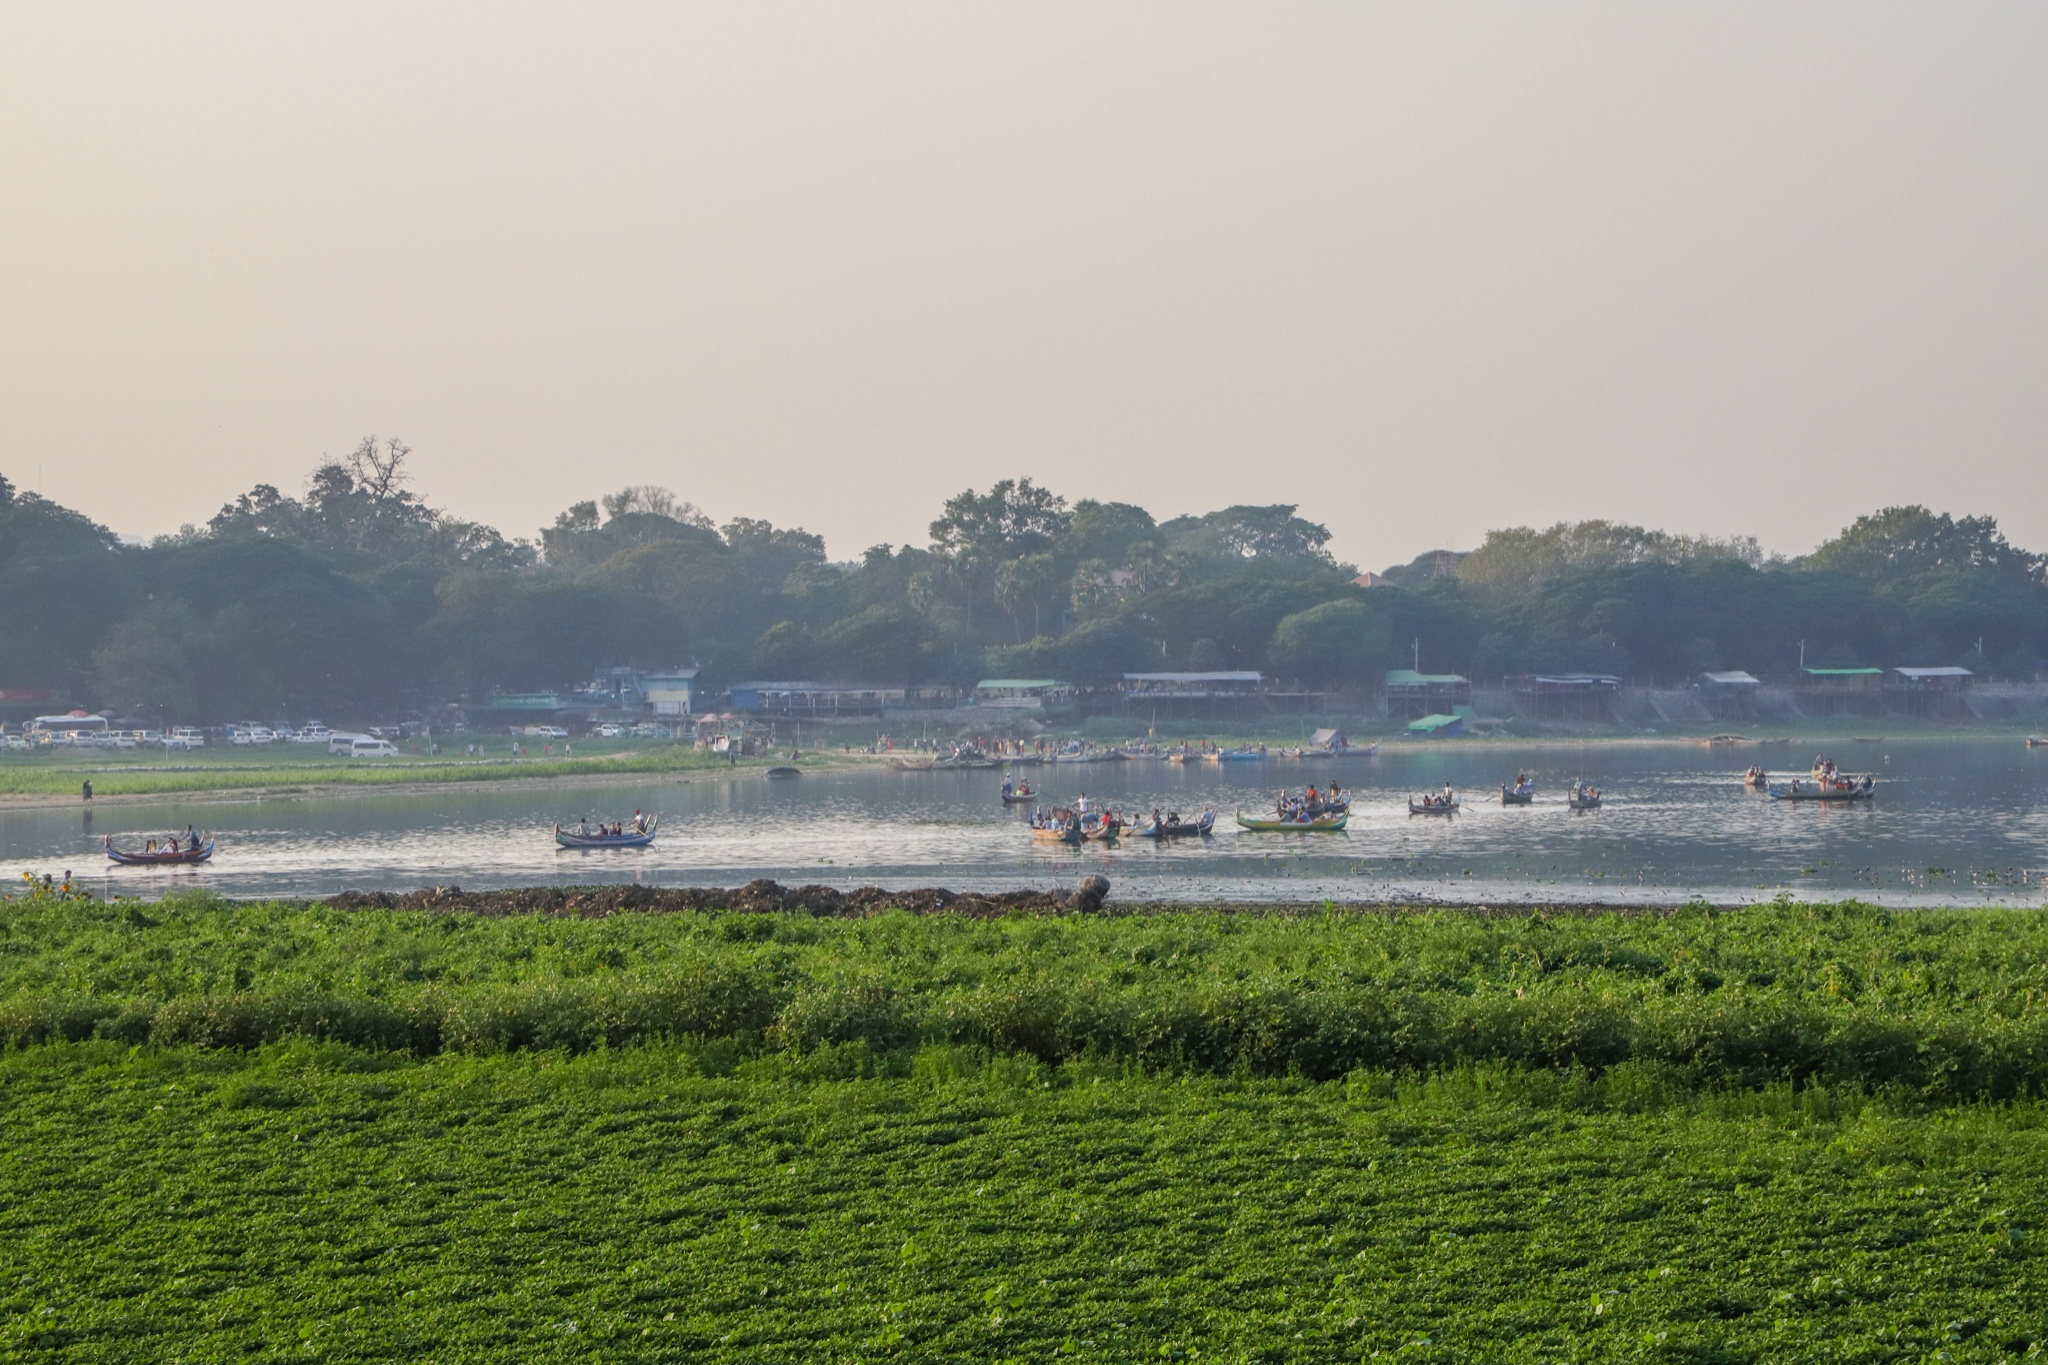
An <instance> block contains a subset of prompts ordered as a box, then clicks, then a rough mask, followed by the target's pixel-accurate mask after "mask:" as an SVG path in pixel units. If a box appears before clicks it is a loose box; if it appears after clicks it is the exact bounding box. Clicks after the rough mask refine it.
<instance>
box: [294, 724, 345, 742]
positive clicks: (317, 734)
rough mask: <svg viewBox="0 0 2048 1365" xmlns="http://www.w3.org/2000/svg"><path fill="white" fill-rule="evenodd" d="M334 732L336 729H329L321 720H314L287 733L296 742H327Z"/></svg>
mask: <svg viewBox="0 0 2048 1365" xmlns="http://www.w3.org/2000/svg"><path fill="white" fill-rule="evenodd" d="M333 733H334V731H332V730H330V729H328V728H327V727H326V726H324V725H322V724H321V723H320V722H319V721H317V720H313V721H307V722H306V723H305V724H304V725H302V726H300V727H299V728H298V729H296V730H294V731H292V733H291V734H289V735H287V736H286V738H287V739H289V740H290V741H291V742H292V743H294V744H325V743H326V742H327V740H328V737H329V736H330V735H332V734H333Z"/></svg>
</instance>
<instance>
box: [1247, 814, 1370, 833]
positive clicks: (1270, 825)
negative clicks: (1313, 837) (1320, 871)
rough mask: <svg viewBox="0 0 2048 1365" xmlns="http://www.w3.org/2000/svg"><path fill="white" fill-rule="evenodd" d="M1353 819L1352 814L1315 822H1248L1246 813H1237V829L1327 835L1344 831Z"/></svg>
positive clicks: (1331, 816) (1327, 817) (1325, 817)
mask: <svg viewBox="0 0 2048 1365" xmlns="http://www.w3.org/2000/svg"><path fill="white" fill-rule="evenodd" d="M1350 819H1351V812H1349V811H1345V812H1343V813H1342V814H1340V815H1325V816H1323V817H1321V818H1320V819H1315V820H1247V819H1246V818H1245V815H1244V812H1243V811H1239V812H1238V813H1237V827H1238V828H1239V829H1248V830H1252V831H1254V832H1257V833H1260V834H1325V833H1334V832H1335V831H1337V830H1340V829H1343V828H1344V825H1345V822H1346V821H1348V820H1350Z"/></svg>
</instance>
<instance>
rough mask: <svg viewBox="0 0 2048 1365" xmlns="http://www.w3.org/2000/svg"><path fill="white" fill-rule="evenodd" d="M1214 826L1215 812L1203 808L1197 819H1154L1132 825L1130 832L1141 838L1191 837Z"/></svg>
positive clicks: (1199, 835)
mask: <svg viewBox="0 0 2048 1365" xmlns="http://www.w3.org/2000/svg"><path fill="white" fill-rule="evenodd" d="M1215 828H1216V812H1215V811H1213V810H1205V811H1203V812H1202V816H1201V818H1200V819H1199V820H1166V819H1159V820H1155V821H1153V822H1152V823H1150V824H1144V825H1133V826H1131V833H1133V834H1135V835H1137V836H1138V837H1139V838H1141V839H1193V838H1199V837H1204V836H1206V835H1208V834H1209V833H1210V832H1211V831H1213V830H1214V829H1215Z"/></svg>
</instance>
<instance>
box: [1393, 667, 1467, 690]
mask: <svg viewBox="0 0 2048 1365" xmlns="http://www.w3.org/2000/svg"><path fill="white" fill-rule="evenodd" d="M1464 681H1465V677H1464V675H1462V674H1459V673H1417V672H1416V671H1415V670H1414V669H1412V668H1390V669H1388V670H1387V685H1388V686H1389V687H1425V686H1429V685H1432V684H1439V683H1442V684H1456V683H1461V682H1464Z"/></svg>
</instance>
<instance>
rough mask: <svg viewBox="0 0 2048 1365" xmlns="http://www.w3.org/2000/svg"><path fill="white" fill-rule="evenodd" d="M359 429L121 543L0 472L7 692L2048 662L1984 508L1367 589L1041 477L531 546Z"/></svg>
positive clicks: (1502, 538)
mask: <svg viewBox="0 0 2048 1365" xmlns="http://www.w3.org/2000/svg"><path fill="white" fill-rule="evenodd" d="M408 454H409V451H408V449H407V447H406V446H405V445H404V443H403V442H400V441H396V440H385V441H379V440H377V439H375V438H366V439H365V440H364V441H363V442H362V443H361V444H360V445H359V446H358V447H357V448H356V449H355V450H354V451H352V452H351V453H350V454H348V455H347V456H345V457H343V458H341V459H336V460H328V461H325V462H323V463H321V464H320V465H319V466H318V467H317V468H316V469H315V470H314V471H313V473H312V475H311V476H310V478H309V479H308V481H307V485H306V489H305V491H304V493H303V494H301V495H299V496H296V497H294V496H288V495H286V494H285V493H283V492H281V491H280V490H278V489H277V488H275V487H273V486H270V485H267V484H266V485H259V486H258V487H256V488H254V489H251V490H250V491H249V492H247V493H244V494H242V495H241V496H239V497H237V498H235V499H234V500H233V501H232V502H229V503H228V504H226V505H225V506H223V507H222V508H221V510H220V512H219V513H218V514H217V515H215V516H214V517H213V518H212V519H211V520H210V521H209V522H208V523H207V524H206V525H205V526H203V527H192V526H188V527H185V528H183V529H182V530H180V531H179V532H177V533H176V534H174V535H168V536H161V537H159V538H157V539H156V540H154V541H152V542H150V543H148V544H144V545H136V544H127V543H124V542H122V540H121V539H120V538H119V537H118V536H116V535H115V534H114V533H112V532H111V531H109V530H108V529H107V528H106V527H104V526H101V525H99V524H97V523H95V522H94V521H92V520H91V519H90V518H89V517H88V516H86V515H84V514H82V513H79V512H77V511H73V510H71V509H69V508H65V507H62V506H59V505H58V504H56V503H54V502H51V501H49V500H47V499H44V498H41V497H39V496H37V495H35V494H31V493H22V492H18V491H17V490H16V489H15V488H14V487H13V486H12V485H11V484H10V483H8V482H7V480H6V479H5V478H0V687H10V688H16V687H18V688H32V687H47V688H53V689H57V690H58V691H59V692H61V693H62V694H64V695H65V696H67V697H68V698H70V699H72V700H73V701H76V702H79V703H83V704H88V705H92V706H95V707H99V708H103V709H112V710H117V711H124V712H126V711H139V712H142V713H144V714H151V715H161V716H164V717H166V718H169V717H177V718H178V719H180V720H209V721H218V720H223V719H228V718H233V717H257V716H287V715H290V716H303V715H319V716H322V717H328V718H345V717H356V716H362V715H366V714H369V713H386V714H388V713H391V712H393V711H397V710H405V709H414V708H418V707H421V706H424V705H427V704H429V703H431V702H436V701H465V700H467V701H473V702H474V701H482V700H484V699H485V698H486V697H487V696H488V695H489V694H490V693H491V692H493V691H499V690H510V691H518V690H534V689H546V688H554V687H559V686H561V685H564V684H566V683H570V682H574V681H577V680H580V679H584V678H588V677H589V676H590V675H591V673H592V671H593V670H595V669H597V668H600V667H604V666H608V665H614V664H633V665H639V666H643V667H655V666H667V665H673V664H678V663H690V662H694V663H696V664H698V665H700V666H701V667H702V668H703V669H704V680H705V682H706V683H708V684H709V685H710V686H712V687H714V688H715V687H717V686H720V685H722V684H725V683H730V682H733V681H738V680H741V679H743V678H792V679H793V678H822V679H844V680H859V681H868V682H886V683H948V684H953V685H962V686H964V685H971V684H972V683H973V682H974V681H975V680H977V679H978V678H982V677H988V676H1010V677H1017V676H1028V677H1048V678H1061V679H1065V680H1069V681H1074V682H1080V683H1092V682H1101V681H1107V680H1111V679H1114V678H1115V677H1116V676H1117V675H1119V674H1121V673H1123V672H1141V671H1165V670H1176V669H1185V670H1210V669H1225V668H1240V669H1257V670H1260V671H1264V672H1267V673H1271V674H1275V675H1277V676H1280V677H1282V678H1285V679H1288V680H1290V681H1294V682H1298V683H1300V684H1301V685H1303V686H1306V687H1313V688H1345V687H1369V686H1371V685H1372V684H1373V683H1374V682H1376V681H1377V679H1378V678H1379V677H1380V675H1381V674H1382V673H1383V672H1384V670H1386V669H1387V668H1390V667H1398V666H1403V665H1407V664H1410V663H1412V662H1415V661H1416V660H1417V658H1418V657H1419V659H1420V662H1421V665H1422V667H1423V668H1424V670H1425V671H1443V672H1463V673H1467V674H1469V675H1473V676H1479V677H1492V676H1499V675H1503V674H1512V673H1518V672H1556V671H1596V672H1606V673H1618V674H1622V675H1624V676H1632V677H1635V678H1638V679H1641V680H1646V681H1647V680H1651V679H1661V680H1666V681H1675V680H1677V679H1680V678H1683V677H1685V676H1687V675H1689V674H1692V673H1696V672H1699V671H1702V670H1707V669H1721V668H1741V669H1747V670H1749V671H1750V672H1753V673H1757V674H1759V675H1764V676H1769V675H1772V674H1783V673H1785V672H1788V671H1789V670H1790V669H1791V668H1793V667H1794V666H1795V665H1796V664H1797V662H1798V660H1799V658H1800V657H1801V651H1802V649H1803V652H1804V658H1805V661H1806V662H1807V663H1808V664H1809V665H1813V666H1835V665H1840V666H1849V665H1866V664H1896V663H1904V662H1913V663H1942V664H1946V663H1960V664H1963V665H1965V666H1968V667H1972V668H1976V669H1978V670H1980V671H1991V672H1997V673H2006V674H2013V675H2021V674H2024V675H2031V674H2032V673H2033V672H2035V671H2036V670H2037V669H2038V668H2040V667H2041V660H2043V659H2044V658H2048V560H2044V557H2043V556H2040V555H2035V554H2032V553H2029V552H2027V551H2024V550H2020V549H2017V548H2015V547H2014V546H2012V545H2010V544H2009V543H2008V542H2007V541H2006V539H2005V538H2004V536H2003V535H2002V534H2001V533H2000V532H1999V530H1998V527H1997V525H1996V523H1995V522H1994V521H1993V520H1992V519H1991V518H1989V517H1960V518H1958V517H1952V516H1949V515H1947V514H1937V513H1934V512H1931V511H1929V510H1928V509H1926V508H1924V507H1893V508H1886V509H1884V510H1882V511H1879V512H1876V513H1873V514H1871V515H1869V516H1865V517H1861V518H1859V519H1858V520H1857V521H1856V522H1855V523H1854V524H1852V525H1850V526H1849V527H1847V528H1845V529H1844V530H1843V531H1842V533H1841V534H1840V535H1838V536H1836V537H1834V538H1833V539H1831V540H1829V541H1827V542H1826V543H1825V544H1823V545H1821V546H1820V547H1818V548H1817V549H1816V550H1814V551H1813V552H1812V553H1811V554H1808V555H1805V556H1803V557H1799V558H1796V559H1786V558H1766V557H1765V556H1764V555H1762V553H1761V552H1760V551H1759V549H1758V547H1757V545H1756V543H1755V542H1754V541H1752V540H1742V539H1734V540H1715V539H1709V538H1690V537H1681V536H1673V535H1669V534H1666V533H1664V532H1660V531H1652V530H1646V529H1644V528H1641V527H1633V526H1623V525H1618V524H1614V523H1610V522H1603V521H1586V522H1577V523H1561V524H1559V525H1557V526H1553V527H1550V528H1548V529H1547V530H1537V529H1533V528H1526V527H1522V528H1512V529H1507V530H1499V531H1494V532H1491V533H1489V534H1488V536H1487V537H1486V539H1485V541H1484V543H1482V544H1481V545H1480V546H1479V548H1478V549H1476V550H1474V551H1471V552H1469V553H1463V554H1461V553H1456V552H1451V551H1439V552H1433V553H1431V554H1427V555H1423V556H1420V557H1418V558H1417V559H1416V560H1414V561H1412V562H1411V563H1409V564H1406V565H1399V566H1395V567H1392V568H1390V569H1388V570H1386V572H1385V573H1384V574H1383V575H1376V576H1373V577H1374V578H1376V579H1378V580H1379V581H1378V582H1375V583H1374V585H1373V586H1366V583H1367V582H1368V581H1371V580H1368V579H1366V578H1364V577H1362V576H1361V575H1360V574H1359V573H1358V571H1357V569H1356V568H1355V567H1354V566H1352V565H1349V564H1344V563H1340V562H1338V561H1337V559H1336V558H1335V557H1334V556H1333V555H1332V554H1331V553H1330V550H1329V548H1328V546H1329V540H1330V533H1329V531H1328V530H1327V529H1325V528H1324V527H1322V526H1320V525H1317V524H1316V523H1314V522H1312V521H1309V520H1307V519H1306V518H1304V517H1302V516H1300V515H1299V510H1298V508H1296V507H1294V506H1291V505H1285V504H1281V505H1272V506H1233V507H1226V508H1223V509H1222V510H1220V511H1215V512H1210V513H1207V514H1204V515H1200V516H1180V517H1173V518H1170V519H1167V520H1164V521H1162V520H1159V519H1157V518H1155V517H1154V516H1153V515H1152V514H1151V513H1150V512H1148V511H1146V510H1145V509H1144V508H1142V507H1138V506H1135V505H1133V504H1130V503H1120V502H1098V501H1095V500H1093V499H1081V500H1078V501H1076V502H1073V503H1071V504H1070V503H1069V502H1067V500H1066V499H1064V498H1062V497H1060V496H1059V495H1057V494H1055V493H1054V492H1052V491H1051V490H1049V489H1047V488H1044V487H1041V486H1039V485H1037V484H1034V483H1033V482H1032V481H1031V480H1030V479H1018V480H1007V479H1006V480H1003V481H1001V482H999V483H997V484H995V485H994V486H993V487H991V488H989V489H988V490H987V491H986V492H977V491H974V490H971V489H970V490H968V491H965V492H962V493H960V494H958V495H957V496H955V497H952V498H950V499H948V500H947V501H946V502H945V503H944V505H943V506H942V507H941V509H940V511H939V515H938V516H937V517H936V518H935V519H934V520H933V521H932V523H931V527H930V536H929V540H928V543H926V544H924V545H902V546H895V545H887V544H883V545H876V546H873V547H871V548H869V549H868V550H866V551H865V552H864V553H862V554H861V555H860V556H859V557H858V558H856V559H852V560H844V561H835V560H833V559H831V558H830V557H829V556H828V555H827V553H826V547H825V543H824V541H823V540H822V539H821V538H820V537H818V536H816V535H813V534H811V533H809V532H806V531H803V530H800V529H796V528H789V527H778V526H775V525H774V524H772V523H771V522H768V521H765V520H757V519H754V518H749V517H738V518H734V519H733V520H731V521H728V522H726V523H724V524H723V525H720V524H718V523H717V522H716V521H714V520H713V519H712V518H711V517H710V516H708V515H707V514H705V513H704V512H703V511H701V510H700V509H699V508H697V507H696V506H694V505H693V504H691V503H689V502H686V501H683V500H681V499H679V498H677V497H676V496H675V495H674V494H673V493H671V492H669V491H668V490H666V489H662V488H657V487H652V486H647V485H642V486H636V487H630V488H625V489H622V490H620V491H619V492H617V493H614V494H611V495H609V496H607V497H604V498H602V499H599V500H595V501H591V502H580V503H577V504H575V505H574V506H572V507H570V508H568V509H567V510H565V511H564V512H562V514H561V515H560V516H558V517H557V518H556V519H555V521H554V524H553V525H551V526H549V527H546V528H544V529H542V530H541V531H540V532H539V534H538V535H537V536H536V537H534V538H532V539H508V538H507V537H506V536H504V535H503V534H502V533H500V532H499V531H497V530H495V529H493V528H491V527H488V526H483V525H479V524H477V523H475V522H469V521H464V520H462V519H460V518H458V517H455V516H452V515H450V514H449V513H447V512H445V511H442V510H439V509H436V508H433V507H430V506H428V505H427V504H426V503H425V502H423V501H422V500H421V499H420V498H419V497H418V496H417V495H416V494H415V493H414V492H413V491H412V490H411V489H410V488H409V487H408V486H407V481H406V468H405V462H406V457H407V455H408Z"/></svg>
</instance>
